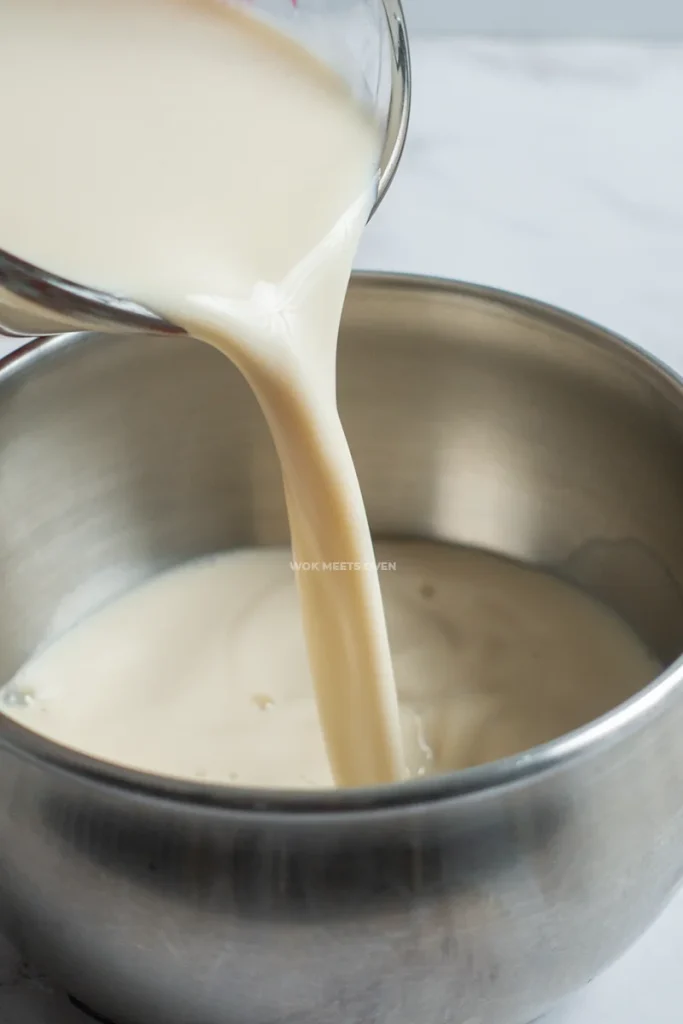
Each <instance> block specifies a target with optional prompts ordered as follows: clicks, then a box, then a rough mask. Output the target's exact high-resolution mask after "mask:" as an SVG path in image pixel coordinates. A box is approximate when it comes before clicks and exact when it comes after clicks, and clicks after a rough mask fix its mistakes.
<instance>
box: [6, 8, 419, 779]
mask: <svg viewBox="0 0 683 1024" xmlns="http://www.w3.org/2000/svg"><path fill="white" fill-rule="evenodd" d="M0 94H2V95H3V96H4V97H6V102H5V103H4V104H3V118H2V126H1V129H0V130H1V131H2V137H3V139H5V140H6V142H7V144H8V146H9V149H10V158H9V159H7V160H3V164H2V181H1V187H0V245H1V246H2V248H4V249H6V250H8V251H10V252H12V253H14V254H15V255H17V256H20V257H23V258H24V259H26V260H28V261H30V262H32V263H34V264H36V265H38V266H40V267H43V268H45V269H47V270H49V271H51V272H52V273H56V274H59V275H61V276H63V277H66V278H69V279H71V280H74V281H77V282H79V283H82V284H87V285H91V286H94V287H98V288H101V289H104V290H107V291H110V292H115V293H117V294H121V295H123V296H126V297H129V298H131V299H133V300H136V301H138V302H140V303H142V304H143V305H145V306H147V307H148V308H150V309H153V310H155V311H156V312H158V313H161V314H162V315H164V316H165V317H166V318H167V319H169V320H172V321H174V322H176V323H178V324H180V325H182V326H184V327H185V328H186V329H187V330H188V332H189V333H190V334H192V335H193V336H195V337H197V338H199V339H201V340H203V341H206V342H208V343H210V344H212V345H214V346H216V347H217V348H219V349H220V350H222V351H223V352H224V353H225V354H226V355H228V356H229V357H230V358H231V359H232V360H233V361H234V362H235V363H236V364H237V366H238V367H239V368H240V369H241V371H242V372H243V374H244V376H245V377H246V378H247V380H248V381H249V383H250V384H251V386H252V388H253V390H254V392H255V394H256V396H257V398H258V400H259V403H260V405H261V408H262V410H263V412H264V415H265V416H266V418H267V421H268V423H269V425H270V428H271V431H272V434H273V437H274V440H275V444H276V447H277V450H278V453H279V456H280V460H281V463H282V471H283V478H284V486H285V492H286V496H287V504H288V510H289V517H290V526H291V534H292V543H293V548H294V554H295V558H296V559H297V560H298V561H301V562H318V561H321V562H329V563H335V562H351V563H361V564H369V563H373V562H374V554H373V549H372V542H371V537H370V531H369V528H368V524H367V519H366V516H365V511H364V507H363V501H362V496H361V493H360V488H359V485H358V480H357V477H356V474H355V471H354V467H353V463H352V460H351V456H350V453H349V449H348V446H347V443H346V439H345V437H344V433H343V429H342V426H341V423H340V420H339V416H338V414H337V408H336V394H335V391H336V389H335V362H336V344H337V332H338V328H339V321H340V317H341V311H342V305H343V301H344V296H345V292H346V288H347V285H348V280H349V276H350V271H351V266H352V260H353V256H354V253H355V249H356V246H357V243H358V239H359V236H360V233H361V231H362V228H363V225H364V223H365V221H366V219H367V215H368V213H369V210H370V207H371V203H372V200H373V197H374V192H375V188H376V183H375V177H376V173H375V172H376V166H377V163H378V158H379V151H380V141H381V140H380V133H379V128H378V126H377V125H376V124H375V123H374V121H373V119H372V118H371V116H370V115H369V113H368V112H367V111H365V110H364V109H362V108H361V106H360V105H359V104H357V103H356V102H355V101H354V100H353V99H352V97H351V95H350V93H349V92H348V91H347V89H346V87H345V86H344V85H343V84H342V82H341V81H340V80H337V79H336V78H335V77H334V76H333V75H332V74H331V73H330V72H328V71H327V70H325V69H324V68H323V67H322V66H320V65H319V64H318V63H316V62H315V61H314V60H313V58H312V57H310V56H308V55H307V54H306V53H305V52H304V51H303V49H300V48H299V47H298V46H297V45H295V44H294V43H292V42H288V41H287V40H286V39H285V38H284V36H280V35H279V34H277V33H275V32H274V31H272V30H270V29H267V28H265V27H263V26H261V25H260V24H259V23H258V22H257V21H256V20H255V19H253V18H252V17H251V16H247V15H244V14H241V13H237V12H236V11H235V10H234V9H233V8H231V6H230V5H229V3H220V2H219V0H208V2H207V0H204V2H192V0H2V2H0ZM225 583H226V593H225V594H220V593H219V592H218V590H214V593H213V600H214V601H215V602H216V603H217V609H218V615H219V617H220V615H221V614H225V615H226V616H228V618H229V604H230V595H229V593H228V591H229V587H230V580H229V578H226V580H225ZM298 583H299V592H300V593H299V597H300V601H301V608H302V612H303V620H304V625H305V630H306V637H307V649H308V658H309V660H310V664H311V667H312V674H313V678H314V680H315V686H316V697H317V707H318V714H319V718H320V722H321V725H322V729H323V733H324V737H325V742H326V746H327V755H328V758H329V761H330V764H331V769H332V772H333V775H334V778H335V780H336V782H337V783H338V784H339V785H345V786H358V785H365V784H375V783H385V782H390V781H394V780H398V779H401V778H404V777H405V773H406V764H405V760H404V755H403V751H402V742H401V724H400V718H399V709H398V703H397V698H396V691H395V684H394V679H393V673H392V665H391V658H390V653H389V644H388V640H387V632H386V625H385V619H384V613H383V608H382V602H381V595H380V589H379V583H378V579H377V574H376V572H374V571H361V572H352V573H348V574H343V575H341V574H337V573H317V574H314V573H304V574H299V577H298ZM132 625H133V623H131V626H132ZM165 642H166V641H165V640H164V644H165ZM198 656H199V655H198ZM87 661H88V659H86V660H85V661H84V662H83V664H82V667H81V671H82V672H83V674H84V675H88V674H89V672H90V667H89V665H88V663H87ZM191 675H192V674H191V673H190V676H191ZM190 676H188V677H187V681H188V685H189V686H190V690H189V691H188V694H187V699H188V700H189V701H192V700H193V699H194V696H193V689H192V688H193V686H194V685H195V684H194V682H193V681H192V679H191V678H190ZM166 682H168V683H169V685H171V684H170V682H169V681H168V680H167V681H166ZM154 692H155V693H156V699H157V700H158V701H159V702H160V703H161V704H163V702H164V701H165V700H166V699H167V696H166V693H165V690H164V688H163V686H157V688H156V690H155V691H154ZM229 693H230V691H229V689H228V690H226V695H225V696H224V697H223V698H222V700H221V703H224V701H225V700H226V699H227V700H229V699H230V696H229ZM73 699H74V700H77V699H80V698H77V697H75V696H74V697H73ZM103 699H104V697H103ZM168 699H169V700H170V697H168ZM212 699H213V698H212ZM216 699H219V698H218V697H216ZM159 710H161V709H159ZM76 713H77V709H76ZM121 714H122V715H123V716H124V720H125V723H126V724H130V720H131V718H132V717H134V716H135V715H137V714H138V708H137V706H136V705H134V706H130V705H129V706H128V707H126V706H125V705H123V706H122V708H121ZM77 717H78V715H77ZM143 718H144V716H143ZM141 721H142V720H141ZM145 721H146V722H147V724H149V720H148V719H145ZM139 727H140V728H141V727H142V725H139ZM131 728H134V729H135V728H138V726H137V725H136V726H133V725H131ZM178 730H179V732H178V736H177V739H178V742H181V737H182V735H184V734H185V731H186V730H185V725H184V724H183V722H182V720H181V721H179V723H178ZM124 731H125V730H124ZM100 738H102V737H100ZM62 739H63V740H64V741H65V742H67V741H68V742H74V743H75V742H76V740H77V737H76V736H75V735H73V734H72V733H69V735H68V737H67V736H66V735H64V736H63V737H62ZM228 741H229V733H228V734H226V736H225V742H226V744H227V743H228ZM150 767H153V765H150ZM271 781H274V780H271Z"/></svg>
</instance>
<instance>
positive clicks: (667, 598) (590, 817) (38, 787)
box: [0, 277, 683, 1024]
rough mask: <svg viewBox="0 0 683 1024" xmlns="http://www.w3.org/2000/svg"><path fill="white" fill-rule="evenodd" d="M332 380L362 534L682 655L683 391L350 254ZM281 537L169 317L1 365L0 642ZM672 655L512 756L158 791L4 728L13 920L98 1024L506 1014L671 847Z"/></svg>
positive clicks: (495, 306)
mask: <svg viewBox="0 0 683 1024" xmlns="http://www.w3.org/2000/svg"><path fill="white" fill-rule="evenodd" d="M339 389H340V400H341V408H342V411H343V416H344V420H345V423H346V425H347V428H348V433H349V437H350V440H351V445H352V448H353V451H354V454H355V457H356V460H357V464H358V468H359V471H360V476H361V478H362V483H363V487H364V491H365V495H366V498H367V504H368V509H369V513H370V517H371V520H372V523H373V525H374V528H375V531H376V533H377V534H378V535H392V534H393V535H406V534H410V535H419V536H428V537H437V538H440V539H442V540H446V541H461V542H465V543H467V544H475V545H481V546H484V547H487V548H489V549H493V550H495V551H501V552H505V553H506V554H509V555H513V556H515V557H519V558H524V559H527V560H529V561H532V562H534V563H539V564H542V565H545V566H549V567H550V568H552V569H553V570H555V571H557V572H560V573H562V574H563V575H565V576H566V577H568V578H571V579H573V580H576V581H578V582H580V583H582V584H583V585H584V586H585V587H587V588H588V589H589V590H590V591H592V592H593V593H595V594H597V595H598V596H599V597H601V598H603V599H605V600H609V601H610V602H611V603H612V604H613V605H614V606H615V608H616V609H617V610H618V611H619V612H620V613H621V614H622V615H624V616H625V617H626V618H627V619H628V620H629V621H630V622H631V623H632V624H633V625H634V626H635V628H636V629H637V630H638V631H639V632H640V633H641V635H642V636H643V637H644V638H645V639H646V640H647V641H648V643H649V644H650V645H651V646H652V647H653V648H654V649H655V650H656V651H657V652H658V654H659V655H660V657H661V658H662V659H663V661H665V662H666V663H667V664H670V663H671V662H673V661H674V660H675V659H676V658H677V657H678V655H679V652H680V651H681V649H682V648H683V593H682V590H681V587H682V584H683V525H682V524H683V392H682V390H681V384H680V382H679V381H678V380H676V379H674V378H673V377H672V376H671V375H669V374H667V372H666V371H665V370H664V369H662V368H661V367H659V366H657V365H656V364H655V363H654V362H653V361H651V360H650V359H648V358H647V357H645V356H644V355H643V354H642V353H640V352H639V351H637V350H635V349H633V348H630V347H629V346H628V345H626V344H624V343H623V342H621V341H619V340H618V339H616V338H614V337H612V336H611V335H609V334H607V333H606V332H604V331H602V330H600V329H599V328H598V327H594V326H592V325H590V324H587V323H585V322H583V321H580V320H577V319H575V318H573V317H570V316H568V315H565V314H563V313H559V312H556V311H554V310H551V309H548V308H545V307H541V306H537V305H534V304H533V303H531V302H526V301H524V300H521V299H517V298H514V297H511V296H508V295H502V294H499V293H496V292H491V291H486V290H483V289H477V288H473V287H467V286H461V285H452V284H448V283H440V282H430V281H426V280H420V279H404V278H399V277H397V278H391V277H387V278H381V277H359V278H356V280H355V282H354V284H353V286H352V288H351V292H350V295H349V300H348V304H347V309H346V315H345V321H344V329H343V337H342V341H341V354H340V379H339ZM286 539H287V528H286V520H285V516H284V506H283V501H282V494H281V486H280V477H279V471H278V468H277V463H276V460H275V457H274V454H273V449H272V445H271V443H270V441H269V438H268V435H267V432H266V430H265V427H264V425H263V422H262V420H261V417H260V415H259V413H258V410H257V408H256V405H255V403H254V400H253V399H252V397H251V395H250V393H249V391H248V389H247V387H246V386H245V384H244V383H243V381H242V380H241V378H240V377H239V375H238V374H237V372H236V371H235V370H233V369H232V368H231V366H230V365H229V364H228V363H227V361H224V360H223V359H222V358H221V357H220V356H219V355H218V354H217V353H215V352H214V351H212V350H210V349H209V348H206V347H203V346H201V345H199V344H197V343H195V342H192V341H190V340H188V339H186V338H180V337H142V338H141V337H140V336H139V335H137V336H134V335H131V336H129V337H116V338H112V337H111V336H109V335H105V334H102V335H93V334H89V335H88V334H86V335H71V336H64V337H60V338H56V339H52V340H50V341H45V342H37V343H33V344H32V345H30V346H29V347H28V348H27V349H25V350H24V351H23V352H20V353H19V354H18V355H16V356H13V357H11V358H10V359H8V360H6V361H5V362H4V363H3V364H2V365H1V366H0V578H1V579H2V604H1V605H0V611H1V614H0V652H1V653H0V657H1V670H2V674H3V676H4V677H5V678H6V677H8V676H9V675H10V674H11V673H12V672H13V671H14V670H15V669H16V668H17V667H18V666H19V665H20V663H21V662H22V661H23V659H25V658H26V657H27V656H28V655H29V654H30V653H31V652H32V651H33V650H34V649H35V648H36V646H37V645H39V644H40V643H42V642H44V641H46V640H48V639H49V638H50V637H51V636H53V635H54V634H56V633H58V632H61V631H62V630H64V629H66V628H67V627H68V626H69V625H71V624H72V623H73V622H74V621H76V620H77V619H78V618H79V617H80V616H81V615H82V614H84V613H85V612H86V611H88V610H90V609H91V608H93V607H95V606H96V605H98V604H99V603H100V602H102V601H105V600H107V599H110V598H112V597H114V596H115V595H117V594H118V593H120V592H121V591H123V590H125V589H127V588H128V587H130V586H131V585H133V584H134V583H136V582H138V581H139V580H141V579H142V578H145V577H147V576H149V575H151V574H152V573H155V572H157V571H158V570H160V569H162V568H165V567H167V566H171V565H173V564H175V563H177V562H181V561H183V560H185V559H188V558H192V557H195V556H198V555H204V554H206V553H208V552H213V551H216V550H218V549H224V548H231V547H234V546H239V545H248V544H272V543H275V542H278V543H279V542H285V541H286ZM681 676H682V670H681V666H680V665H678V666H676V667H675V668H673V669H670V670H668V671H666V672H665V673H664V675H663V676H662V677H661V678H660V679H659V681H658V682H657V683H656V684H654V685H653V686H652V687H651V688H649V689H648V690H647V691H644V692H643V693H642V694H640V695H639V696H637V697H636V698H635V699H634V700H632V701H630V702H629V703H628V704H627V705H625V706H623V707H621V708H619V709H617V710H615V711H614V712H613V713H611V714H610V715H609V716H608V717H607V718H605V719H603V720H601V721H598V722H596V723H595V724H592V725H590V726H589V727H587V728H585V729H583V730H581V731H580V732H578V733H575V734H573V735H571V736H568V737H566V738H564V739H562V740H560V741H558V742H555V743H552V744H550V745H548V746H546V747H543V748H540V749H537V750H535V751H532V752H531V753H529V754H527V755H524V756H522V757H519V758H516V759H512V760H510V761H506V762H500V763H498V764H495V765H492V766H489V767H485V768H481V769H476V770H472V771H469V772H465V773H463V774H459V775H454V776H451V777H447V778H443V779H440V780H436V781H430V782H421V783H415V784H411V785H408V786H404V787H396V788H393V789H387V790H385V791H376V792H362V793H353V794H348V793H343V794H333V795H327V796H320V795H316V794H313V795H298V796H297V795H295V794H281V795H277V794H273V793H267V792H262V793H254V792H242V791H230V790H225V789H218V788H210V787H206V786H201V785H198V784H187V785H183V784H178V783H174V782H168V781H162V780H157V779H155V778H151V777H145V776H141V775H137V774H135V773H132V772H128V771H124V770H117V769H114V768H109V767H106V766H104V765H102V764H99V763H97V762H95V761H91V760H88V759H87V758H84V757H81V756H78V755H75V754H71V753H69V752H68V751H66V750H63V749H60V748H58V747H56V746H54V745H52V744H50V743H48V742H46V741H44V740H42V739H40V738H38V737H36V736H33V735H31V734H28V733H27V732H25V731H24V730H22V729H21V728H20V727H18V726H16V725H14V724H12V723H10V722H9V721H7V720H5V719H0V774H1V777H2V787H1V788H0V823H1V826H2V841H1V842H0V894H1V898H2V905H3V907H4V910H5V912H6V914H9V917H10V923H11V926H12V931H13V934H14V936H15V937H16V938H18V940H19V942H20V944H21V945H22V946H23V948H24V949H25V951H26V952H27V954H28V955H30V956H31V957H32V958H34V959H35V960H37V961H38V962H39V963H40V964H41V965H42V966H43V967H44V968H45V970H46V971H48V972H49V973H50V974H51V975H52V976H53V977H54V978H55V979H56V980H58V981H59V982H60V983H62V984H63V985H65V986H66V988H67V989H68V990H69V991H70V992H72V993H73V994H74V995H75V996H76V997H78V998H79V999H80V1000H82V1001H83V1002H84V1003H86V1004H88V1005H90V1006H91V1007H93V1008H94V1009H96V1010H97V1011H99V1012H100V1013H102V1014H104V1015H106V1016H107V1017H109V1018H111V1019H113V1020H115V1021H117V1022H119V1024H226V1022H227V1021H236V1022H240V1024H281V1022H285V1021H287V1022H291V1024H416V1022H420V1024H475V1022H476V1024H522V1022H528V1021H530V1020H532V1019H533V1018H535V1017H537V1016H538V1015H539V1014H541V1013H542V1012H544V1011H545V1010H547V1009H548V1008H549V1007H550V1006H551V1005H552V1004H554V1003H555V1002H556V1001H557V1000H558V999H560V998H561V997H562V996H564V995H566V994H568V993H571V992H573V991H574V990H575V989H577V988H578V987H579V986H581V985H583V984H585V983H586V982H587V981H589V979H591V978H592V977H593V976H594V975H595V974H596V973H598V972H599V971H601V970H602V969H603V968H604V967H605V966H606V965H608V964H609V963H610V962H611V961H612V960H614V958H615V957H617V956H618V955H619V954H620V953H622V951H624V950H625V949H626V948H627V947H628V946H629V945H630V944H631V943H632V942H633V941H634V940H635V939H636V938H637V937H638V936H639V935H640V934H641V933H642V932H643V930H644V929H645V928H646V927H647V926H648V925H649V924H650V923H651V922H652V921H653V919H654V918H655V917H656V916H657V915H658V913H659V912H660V910H661V909H662V908H663V907H664V905H665V904H666V902H667V901H668V899H669V897H670V896H671V894H672V893H673V891H674V889H675V888H676V887H677V885H678V884H679V881H680V879H681V873H682V869H683V743H681V735H682V731H683V686H682V685H681Z"/></svg>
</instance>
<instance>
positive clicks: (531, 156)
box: [0, 39, 683, 1024]
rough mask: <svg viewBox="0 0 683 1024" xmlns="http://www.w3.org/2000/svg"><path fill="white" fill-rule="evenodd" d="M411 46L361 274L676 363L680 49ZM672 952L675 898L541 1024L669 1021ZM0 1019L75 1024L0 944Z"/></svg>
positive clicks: (681, 191)
mask: <svg viewBox="0 0 683 1024" xmlns="http://www.w3.org/2000/svg"><path fill="white" fill-rule="evenodd" d="M414 50H415V53H414V62H415V105H414V115H413V122H412V126H411V133H410V139H409V143H408V146H407V149H406V153H405V157H404V160H403V163H402V166H401V168H400V171H399V174H398V177H397V179H396V181H395V183H394V185H393V187H392V189H391V191H390V193H389V196H388V197H387V199H386V200H385V202H384V204H383V206H382V208H381V209H380V211H379V212H378V214H377V216H376V218H375V219H374V221H373V222H372V224H371V225H370V227H369V229H368V231H367V233H366V236H365V239H364V242H363V245H362V248H361V251H360V254H359V259H358V266H359V267H362V268H366V269H381V270H393V271H406V272H410V273H422V274H434V275H438V276H444V277H456V278H460V279H463V280H469V281H475V282H477V283H480V284H488V285H494V286H496V287H499V288H504V289H508V290H511V291H516V292H521V293H523V294H526V295H529V296H532V297H534V298H538V299H542V300H544V301H546V302H551V303H554V304H556V305H559V306H562V307H564V308H566V309H569V310H571V311H572V312H575V313H579V314H581V315H583V316H586V317H588V318H590V319H592V320H595V321H598V322H600V323H602V324H604V325H605V326H607V327H609V328H611V329H612V330H615V331H617V332H618V333H621V334H623V335H625V336H626V337H628V338H629V339H630V340H632V341H635V342H636V343H638V344H639V345H641V346H642V347H643V348H645V349H647V350H649V351H650V352H652V353H654V354H655V355H656V356H658V357H659V358H660V359H662V360H663V361H664V362H667V363H668V364H670V365H671V366H673V367H674V368H675V369H677V370H679V371H680V372H683V326H682V325H681V310H680V306H681V298H682V297H683V120H682V119H681V114H680V112H681V110H683V47H680V48H665V47H657V48H648V49H646V48H642V47H640V48H639V47H636V46H633V47H627V46H616V45H615V46H607V45H605V44H600V45H592V46H591V45H587V44H577V43H574V44H567V45H554V46H549V45H542V44H529V45H522V44H510V43H508V44H504V43H485V42H466V41H455V40H449V39H442V40H418V41H416V43H415V46H414ZM11 347H12V345H11V343H9V342H6V343H0V351H4V350H9V349H10V348H11ZM682 944H683V895H681V896H680V897H679V898H678V900H676V901H674V903H673V905H672V906H671V907H670V908H669V910H668V911H667V912H666V913H665V915H664V916H663V917H662V918H661V919H660V921H659V922H658V923H657V924H656V925H655V926H654V927H653V928H652V929H651V930H650V932H649V933H648V934H647V935H646V936H645V937H644V938H643V939H642V940H641V941H640V942H639V943H638V945H637V946H636V947H635V948H634V949H632V950H631V952H629V953H628V954H627V955H626V956H625V957H624V958H623V959H622V960H621V961H620V962H619V963H618V964H617V965H616V966H614V967H613V968H612V969H611V970H610V971H608V972H607V973H606V974H605V975H603V976H602V977H601V978H599V979H598V980H597V981H595V982H594V983H593V984H592V985H591V986H590V987H589V988H588V989H587V990H586V991H585V992H584V993H583V994H581V995H579V996H578V997H576V998H575V999H573V1000H572V1001H571V1002H570V1003H569V1004H568V1005H567V1006H566V1007H563V1008H560V1009H559V1010H558V1011H557V1012H556V1013H555V1014H553V1015H551V1017H550V1018H548V1021H547V1024H642V1022H643V1021H645V1020H654V1021H656V1022H657V1024H679V1022H680V1019H681V1009H680V1007H681V1005H683V972H682V971H681V969H680V949H681V945H682ZM0 1021H2V1024H85V1018H83V1017H82V1016H81V1015H80V1014H78V1013H76V1012H75V1011H72V1010H71V1009H70V1008H69V1007H67V1005H66V1003H65V1001H64V1000H63V998H61V997H60V996H58V995H55V994H53V993H52V991H51V989H50V987H49V985H47V983H45V982H44V981H43V980H42V979H40V978H36V977H34V976H32V975H31V972H30V971H29V970H27V969H26V968H25V967H24V966H22V965H21V963H20V961H19V960H18V958H17V957H16V955H15V954H14V953H13V952H12V951H11V950H10V949H9V947H6V946H4V945H3V944H2V942H0ZM140 1024H145V1022H144V1021H141V1022H140ZM454 1024H455V1022H454Z"/></svg>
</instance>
